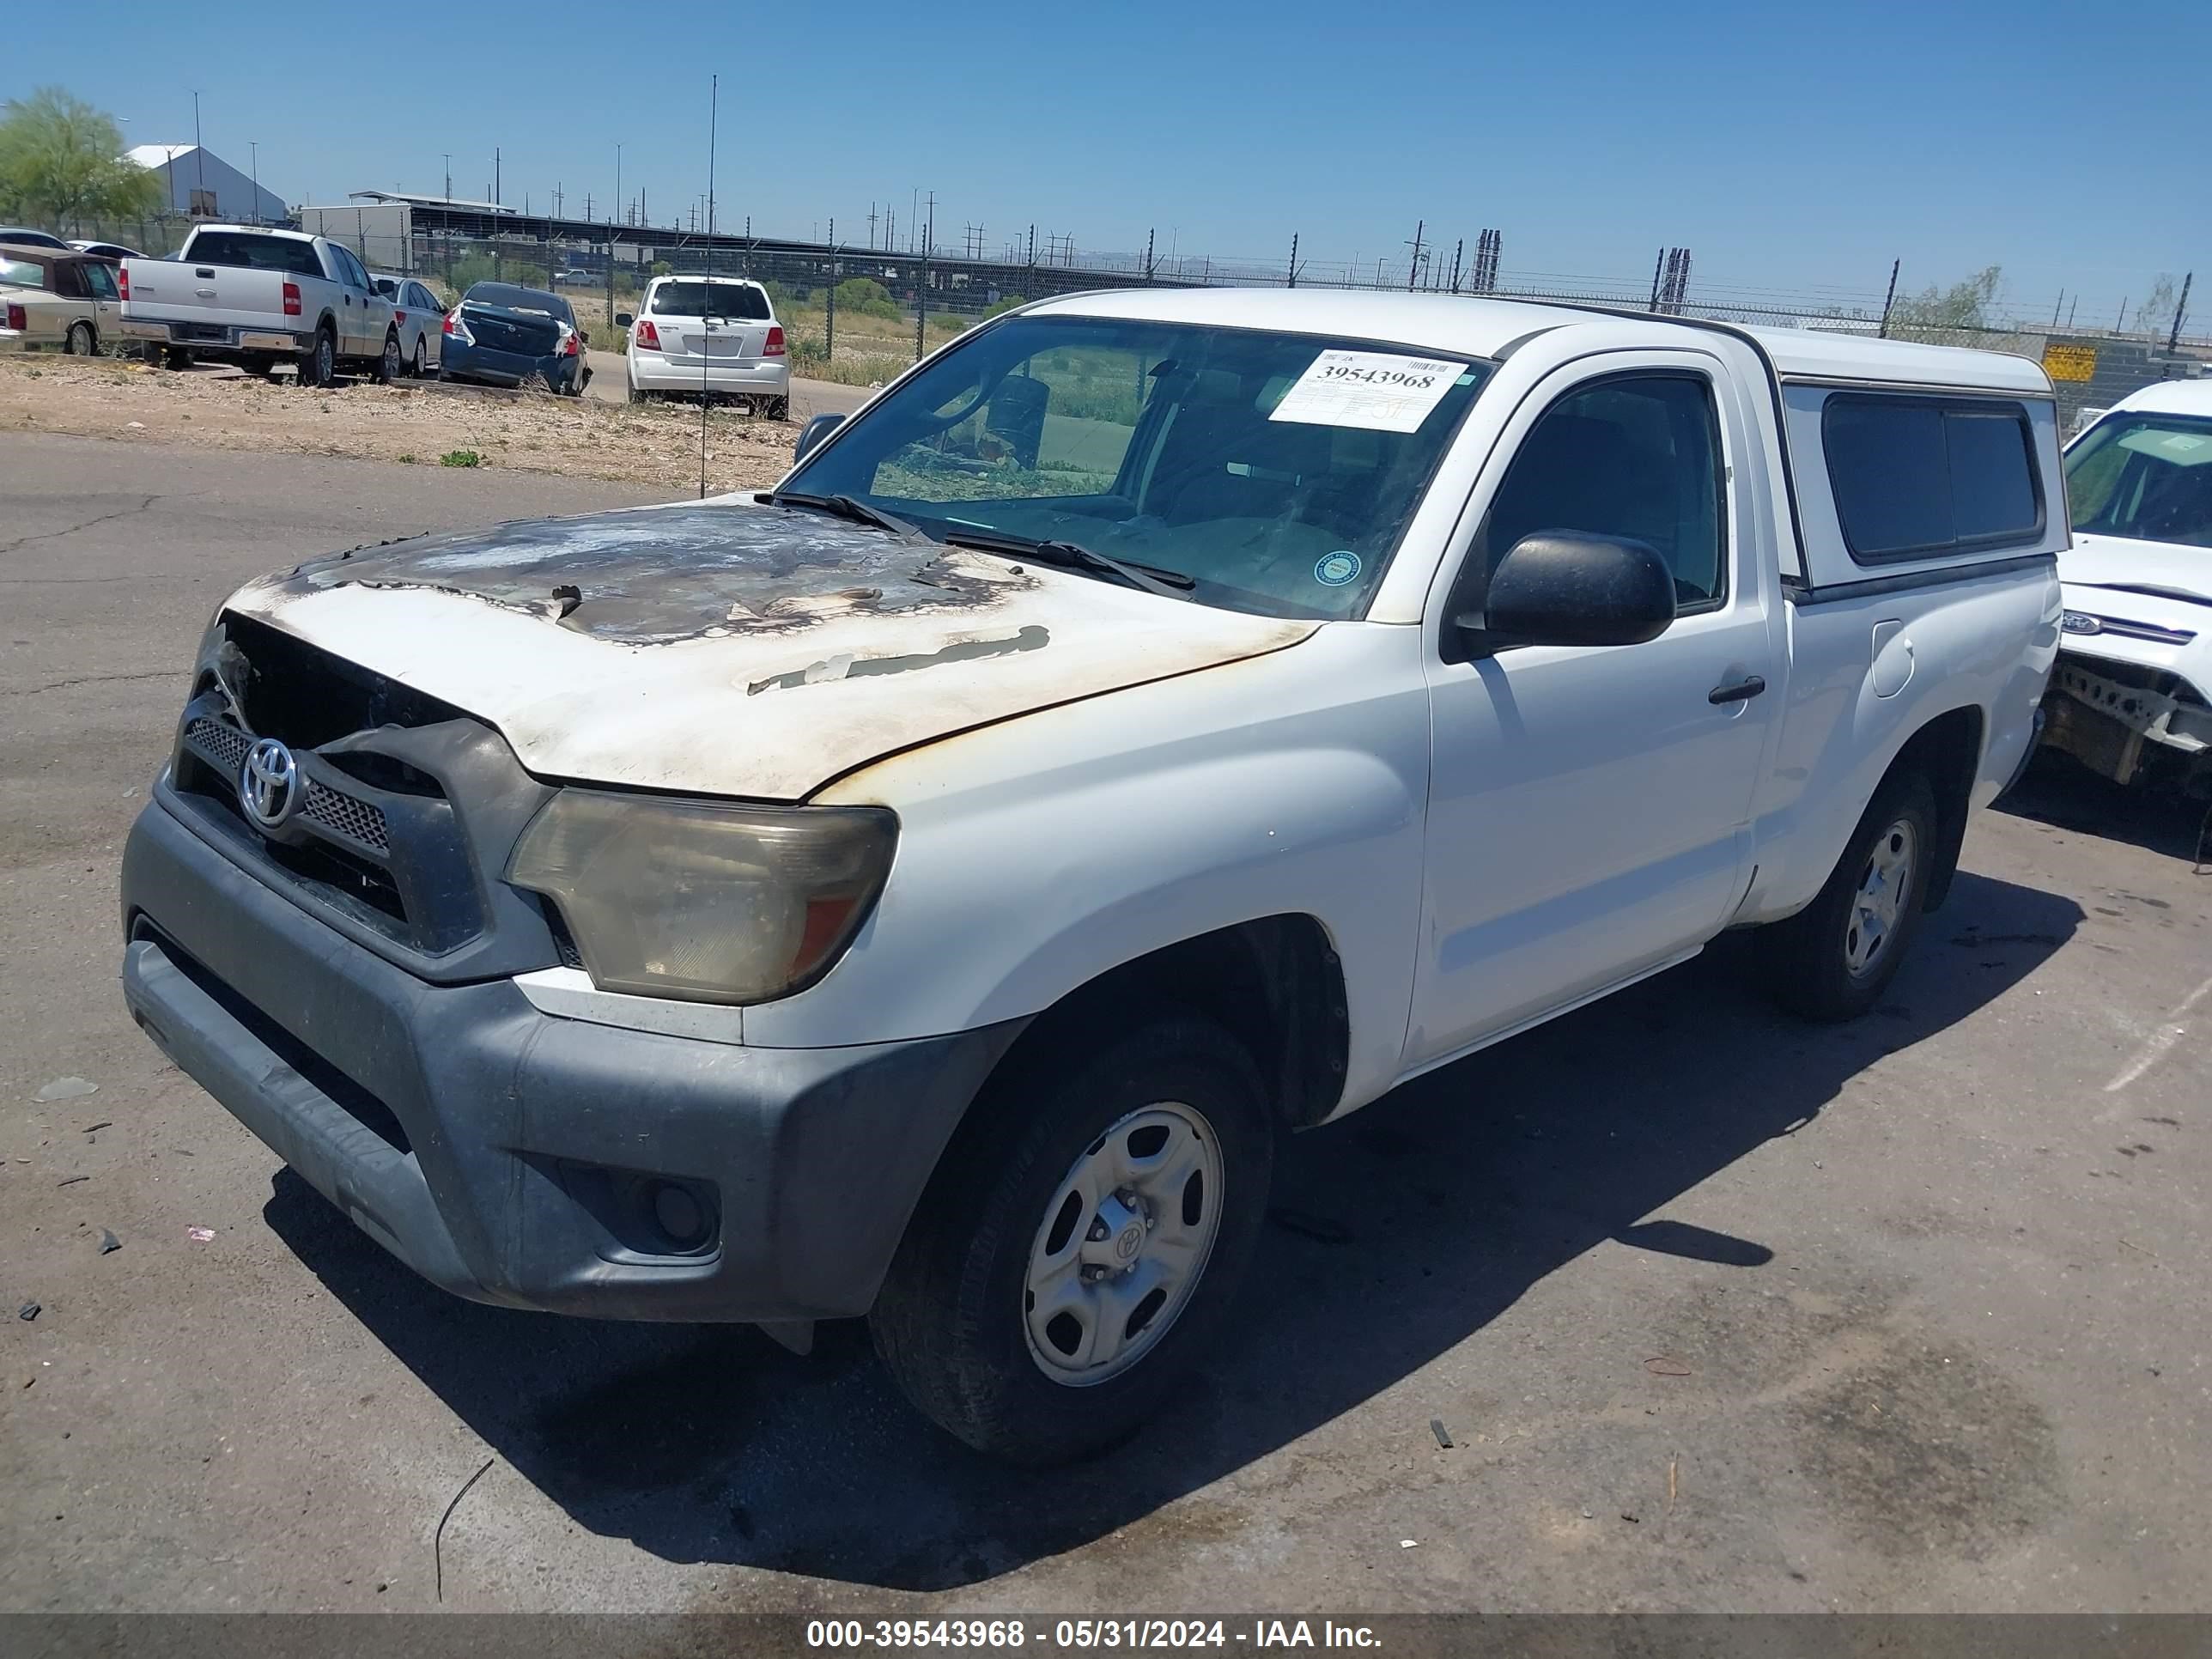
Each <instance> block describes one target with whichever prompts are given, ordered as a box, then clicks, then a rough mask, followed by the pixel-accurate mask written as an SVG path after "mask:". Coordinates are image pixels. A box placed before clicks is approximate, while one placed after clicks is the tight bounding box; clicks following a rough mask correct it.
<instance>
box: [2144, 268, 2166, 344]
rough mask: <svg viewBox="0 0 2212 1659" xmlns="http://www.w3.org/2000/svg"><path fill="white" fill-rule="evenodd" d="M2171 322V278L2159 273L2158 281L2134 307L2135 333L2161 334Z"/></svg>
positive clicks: (2164, 273)
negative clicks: (2139, 303)
mask: <svg viewBox="0 0 2212 1659" xmlns="http://www.w3.org/2000/svg"><path fill="white" fill-rule="evenodd" d="M2172 321H2173V278H2172V276H2171V275H2170V274H2168V273H2166V272H2160V275H2159V279H2158V280H2157V281H2156V282H2154V283H2152V284H2151V285H2150V292H2149V293H2148V294H2147V295H2144V296H2143V302H2142V304H2141V305H2139V306H2137V307H2136V315H2135V322H2136V333H2138V334H2163V333H2165V332H2166V328H2167V325H2170V324H2171V323H2172Z"/></svg>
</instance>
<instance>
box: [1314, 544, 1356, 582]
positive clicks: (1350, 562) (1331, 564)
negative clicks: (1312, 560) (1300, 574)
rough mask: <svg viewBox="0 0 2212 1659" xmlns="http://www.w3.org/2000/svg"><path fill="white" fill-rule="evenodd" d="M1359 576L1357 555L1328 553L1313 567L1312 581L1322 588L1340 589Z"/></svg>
mask: <svg viewBox="0 0 2212 1659" xmlns="http://www.w3.org/2000/svg"><path fill="white" fill-rule="evenodd" d="M1358 574H1359V555H1358V554H1357V553H1342V552H1339V553H1328V554H1324V555H1322V560H1321V562H1320V563H1318V564H1316V566H1314V580H1316V581H1317V582H1319V583H1320V584H1321V585H1322V586H1323V587H1342V586H1345V584H1346V583H1347V582H1350V581H1352V580H1356V579H1357V578H1358Z"/></svg>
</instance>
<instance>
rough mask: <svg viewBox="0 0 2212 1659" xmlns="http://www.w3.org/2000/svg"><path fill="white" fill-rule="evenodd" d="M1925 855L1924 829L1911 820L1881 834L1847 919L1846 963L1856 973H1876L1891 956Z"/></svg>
mask: <svg viewBox="0 0 2212 1659" xmlns="http://www.w3.org/2000/svg"><path fill="white" fill-rule="evenodd" d="M1919 854H1920V832H1919V831H1918V830H1917V829H1915V828H1914V827H1913V824H1912V821H1911V819H1909V818H1899V819H1898V820H1897V822H1896V823H1893V824H1891V825H1890V826H1889V828H1888V829H1885V830H1883V831H1882V832H1881V835H1879V836H1876V837H1875V843H1874V848H1873V850H1872V851H1870V852H1869V854H1867V862H1866V868H1865V870H1863V872H1860V875H1859V885H1858V890H1857V892H1855V893H1853V894H1852V895H1851V908H1850V915H1848V916H1847V917H1845V918H1844V967H1846V968H1847V969H1850V972H1851V974H1852V975H1853V977H1855V978H1856V977H1860V976H1863V975H1866V974H1868V973H1870V972H1872V971H1873V969H1874V968H1875V965H1876V964H1877V963H1880V962H1881V959H1882V958H1883V957H1885V956H1887V954H1888V952H1889V943H1890V940H1891V939H1893V938H1895V937H1896V933H1897V923H1898V919H1899V917H1900V916H1901V915H1903V914H1904V912H1905V900H1906V899H1907V898H1908V897H1909V896H1911V891H1912V867H1913V864H1914V861H1915V860H1917V858H1918V857H1919Z"/></svg>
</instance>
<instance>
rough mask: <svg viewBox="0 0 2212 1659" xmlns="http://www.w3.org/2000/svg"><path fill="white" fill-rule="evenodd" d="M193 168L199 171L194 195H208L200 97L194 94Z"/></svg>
mask: <svg viewBox="0 0 2212 1659" xmlns="http://www.w3.org/2000/svg"><path fill="white" fill-rule="evenodd" d="M192 166H193V167H195V168H196V169H197V171H198V173H199V182H198V183H197V185H194V186H193V187H192V191H193V194H194V195H196V196H204V195H206V194H207V151H206V150H205V149H203V148H202V147H201V144H200V95H199V94H198V93H197V92H195V93H194V94H192Z"/></svg>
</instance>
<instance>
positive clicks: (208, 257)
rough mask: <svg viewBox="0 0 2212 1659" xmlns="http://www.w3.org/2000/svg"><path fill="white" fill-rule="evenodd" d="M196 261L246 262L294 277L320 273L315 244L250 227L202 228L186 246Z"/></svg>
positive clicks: (318, 274)
mask: <svg viewBox="0 0 2212 1659" xmlns="http://www.w3.org/2000/svg"><path fill="white" fill-rule="evenodd" d="M185 252H186V253H188V254H189V255H190V256H191V262H192V263H193V264H196V265H197V264H205V265H246V266H249V267H251V268H252V269H253V270H282V271H286V272H289V274H290V275H292V276H321V275H322V274H323V267H322V265H321V264H320V262H319V261H318V260H317V259H316V258H315V245H314V244H313V242H303V241H301V240H298V239H296V238H295V237H290V236H268V235H260V234H256V233H254V232H252V231H250V230H203V231H201V232H199V233H198V234H197V235H195V236H194V237H193V238H192V240H191V241H190V242H189V243H187V244H186V245H185Z"/></svg>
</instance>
